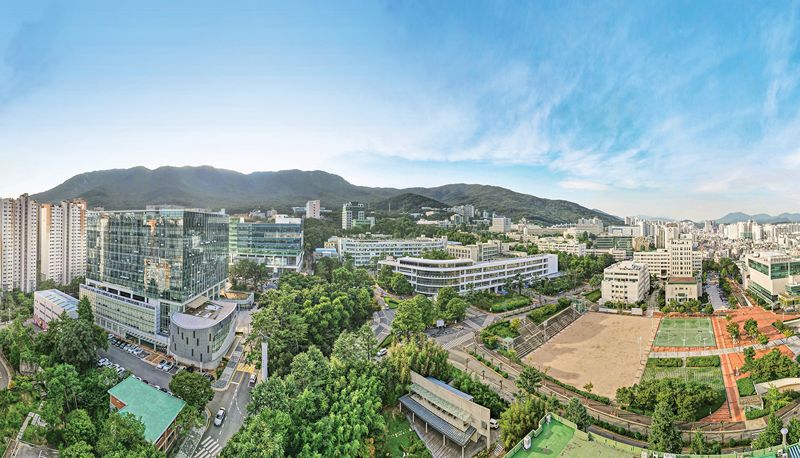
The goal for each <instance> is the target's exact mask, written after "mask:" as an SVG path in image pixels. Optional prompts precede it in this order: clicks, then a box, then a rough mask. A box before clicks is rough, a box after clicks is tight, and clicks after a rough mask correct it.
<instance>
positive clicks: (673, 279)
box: [667, 277, 697, 285]
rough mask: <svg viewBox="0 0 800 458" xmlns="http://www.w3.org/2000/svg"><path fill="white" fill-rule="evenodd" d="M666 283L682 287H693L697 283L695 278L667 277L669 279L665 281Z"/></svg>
mask: <svg viewBox="0 0 800 458" xmlns="http://www.w3.org/2000/svg"><path fill="white" fill-rule="evenodd" d="M667 283H672V284H682V285H694V284H696V283H697V278H695V277H669V279H667Z"/></svg>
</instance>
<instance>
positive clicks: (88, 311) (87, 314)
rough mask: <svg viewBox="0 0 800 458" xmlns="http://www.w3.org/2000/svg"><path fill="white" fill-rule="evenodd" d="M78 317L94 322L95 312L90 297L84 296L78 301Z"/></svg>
mask: <svg viewBox="0 0 800 458" xmlns="http://www.w3.org/2000/svg"><path fill="white" fill-rule="evenodd" d="M78 318H80V319H82V320H86V321H88V322H89V323H94V313H93V312H92V304H91V302H89V298H87V297H83V298H81V300H80V301H78Z"/></svg>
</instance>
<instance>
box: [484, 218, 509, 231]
mask: <svg viewBox="0 0 800 458" xmlns="http://www.w3.org/2000/svg"><path fill="white" fill-rule="evenodd" d="M510 231H511V218H506V217H505V216H495V217H492V226H491V227H490V228H489V232H497V233H498V234H505V233H506V232H510Z"/></svg>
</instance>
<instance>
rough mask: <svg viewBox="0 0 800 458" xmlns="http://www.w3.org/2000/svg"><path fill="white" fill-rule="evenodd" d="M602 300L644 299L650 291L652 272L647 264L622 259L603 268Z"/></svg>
mask: <svg viewBox="0 0 800 458" xmlns="http://www.w3.org/2000/svg"><path fill="white" fill-rule="evenodd" d="M600 290H601V292H602V294H603V296H602V302H603V303H605V302H625V303H627V304H633V303H636V302H639V301H643V300H645V299H646V298H647V295H648V293H649V292H650V272H648V270H647V265H646V264H641V263H636V262H633V261H622V262H618V263H616V264H612V265H610V266H608V267H606V268H605V270H603V284H602V286H601V289H600Z"/></svg>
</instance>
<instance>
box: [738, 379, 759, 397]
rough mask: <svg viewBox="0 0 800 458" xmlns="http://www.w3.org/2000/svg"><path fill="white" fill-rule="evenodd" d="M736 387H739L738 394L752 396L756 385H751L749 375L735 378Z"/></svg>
mask: <svg viewBox="0 0 800 458" xmlns="http://www.w3.org/2000/svg"><path fill="white" fill-rule="evenodd" d="M736 387H737V388H738V389H739V396H752V395H754V394H756V387H755V386H754V385H753V380H752V379H751V378H750V377H744V378H740V379H739V380H737V381H736Z"/></svg>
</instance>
